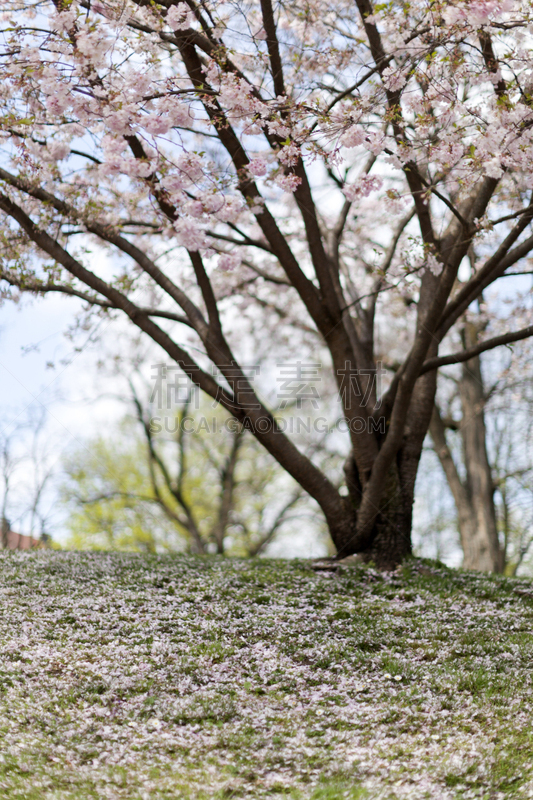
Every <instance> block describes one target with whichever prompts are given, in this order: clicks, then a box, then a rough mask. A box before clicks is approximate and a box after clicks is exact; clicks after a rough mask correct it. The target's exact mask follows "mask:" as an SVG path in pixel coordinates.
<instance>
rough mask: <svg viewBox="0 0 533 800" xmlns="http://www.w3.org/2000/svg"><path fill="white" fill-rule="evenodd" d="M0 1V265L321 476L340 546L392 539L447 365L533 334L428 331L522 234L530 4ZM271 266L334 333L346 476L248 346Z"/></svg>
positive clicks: (300, 304)
mask: <svg viewBox="0 0 533 800" xmlns="http://www.w3.org/2000/svg"><path fill="white" fill-rule="evenodd" d="M4 19H5V20H6V24H5V30H4V41H5V45H4V49H3V59H4V62H5V67H4V69H5V84H4V86H5V88H4V92H3V94H2V100H1V103H2V131H3V139H2V142H3V145H2V159H3V163H4V165H5V166H4V167H2V169H1V170H0V178H1V179H2V181H3V186H4V188H3V193H2V195H1V196H0V209H1V210H2V212H3V213H4V215H5V217H6V234H5V237H4V239H3V243H2V258H3V267H2V272H1V276H2V278H3V279H4V280H5V281H6V282H7V283H9V284H10V285H11V286H13V287H15V288H16V289H17V291H19V290H22V291H30V292H34V293H35V292H37V293H44V292H49V291H52V292H63V293H65V294H67V295H68V294H70V295H74V296H77V297H81V298H82V299H84V300H86V301H87V303H88V304H89V305H90V306H92V307H94V308H100V309H101V313H102V314H105V313H109V312H112V311H119V312H120V313H121V314H123V315H125V316H126V317H127V318H129V320H131V322H132V323H133V325H135V326H137V328H138V329H139V330H141V331H143V332H144V333H145V334H146V335H147V336H149V337H150V338H151V339H152V340H153V341H154V342H155V343H156V344H158V345H159V346H160V347H161V348H162V350H163V351H164V352H165V353H166V354H167V356H168V357H169V358H170V359H172V360H173V361H174V362H175V363H176V364H178V365H179V366H180V367H181V368H182V369H183V371H184V372H185V373H186V374H187V375H188V376H189V377H190V379H191V381H193V382H194V383H195V384H196V385H198V386H199V387H200V388H201V389H202V390H203V391H204V392H206V393H207V394H208V395H210V396H211V397H213V398H216V399H217V400H218V402H219V403H220V404H221V405H222V407H224V408H225V409H226V411H227V412H229V413H231V414H232V415H233V416H234V417H235V418H236V419H237V420H238V422H239V423H240V424H242V425H243V426H245V427H247V428H249V429H250V431H251V432H252V433H253V435H254V436H255V438H256V439H257V441H258V442H260V443H261V444H262V445H263V446H264V447H265V449H266V450H267V451H268V452H269V453H270V454H271V456H272V457H273V458H274V459H276V461H277V462H278V463H279V464H280V465H281V466H282V467H283V468H284V469H285V470H286V471H287V472H288V473H289V474H290V475H291V476H292V478H293V479H294V480H295V481H296V482H297V483H298V484H299V485H300V486H301V487H302V488H303V489H304V490H305V491H306V492H308V493H309V495H310V496H311V497H312V498H314V500H315V501H316V502H317V503H318V505H319V506H320V508H321V510H322V512H323V513H324V516H325V519H326V521H327V524H328V528H329V531H330V534H331V536H332V539H333V541H334V543H335V546H336V548H337V550H338V553H339V554H342V555H346V554H348V553H350V552H360V553H362V554H364V556H365V557H366V558H373V559H375V560H376V561H377V563H378V564H380V565H381V566H383V567H391V566H393V565H395V564H396V563H398V561H399V560H401V558H402V557H403V556H404V555H406V554H408V553H409V552H410V550H411V538H410V531H411V516H412V502H413V495H414V485H415V479H416V474H417V469H418V464H419V460H420V454H421V450H422V446H423V441H424V438H425V436H426V433H427V430H428V427H429V424H430V420H431V417H432V412H433V401H434V395H435V388H436V371H437V369H438V368H439V367H440V366H442V365H445V364H451V363H458V362H461V363H462V362H465V361H469V360H470V359H472V358H473V357H474V356H476V355H478V354H479V353H480V352H484V351H486V350H489V349H491V348H494V347H496V346H498V345H501V344H504V343H508V342H511V341H515V340H518V339H521V338H525V337H528V336H530V335H531V334H533V326H532V325H531V324H530V315H529V311H528V313H527V314H526V315H525V319H524V324H523V327H518V328H513V329H512V331H509V332H506V333H503V334H499V335H496V336H490V335H488V338H484V339H483V341H481V342H480V343H479V344H477V345H475V346H474V347H466V349H465V348H461V349H460V351H459V352H455V353H452V354H450V355H446V356H439V347H440V345H441V343H443V342H445V341H446V342H448V341H451V342H453V335H452V337H451V339H450V338H449V335H450V332H452V334H453V330H454V329H455V326H457V325H459V326H462V324H463V323H462V317H463V315H464V313H465V311H466V310H467V309H468V307H469V306H470V305H471V304H472V303H473V302H474V301H476V299H477V298H478V297H479V296H480V295H481V293H482V292H483V291H484V290H485V289H486V288H487V287H488V286H490V285H493V284H494V282H495V281H497V280H498V279H499V278H500V277H501V276H503V275H505V273H506V271H507V270H509V269H510V268H512V267H513V266H514V265H515V264H517V263H519V262H520V260H521V259H523V258H524V257H525V256H527V254H528V253H529V251H530V250H531V249H532V248H533V236H532V235H531V233H530V230H529V226H530V222H531V219H532V217H533V205H532V201H531V197H530V174H531V163H530V159H531V156H530V155H529V153H530V152H532V150H531V139H532V135H533V134H532V131H533V126H532V124H531V122H532V120H533V112H532V109H531V107H530V106H531V104H530V91H529V86H530V82H531V78H530V75H531V50H530V45H529V43H528V39H527V36H526V32H527V30H528V26H529V25H530V23H531V19H530V6H529V4H528V3H520V2H516V3H512V4H511V3H508V2H507V0H503V2H499V3H498V2H496V0H483V2H481V0H480V1H479V2H477V1H476V2H469V3H468V4H463V3H460V2H459V3H457V4H453V5H452V4H450V3H426V2H414V3H410V4H408V5H405V4H403V5H402V4H393V5H385V6H382V5H380V6H376V7H372V5H371V3H370V2H368V0H357V2H356V3H355V6H354V5H353V4H352V3H351V2H344V0H343V1H342V2H341V1H339V2H336V3H334V4H333V5H332V4H331V3H324V2H321V1H320V0H315V1H314V2H313V3H309V4H308V5H307V6H306V7H305V9H303V10H302V9H301V8H300V7H299V6H298V5H285V6H281V5H280V6H274V5H273V4H272V2H271V0H261V2H257V3H251V4H250V3H248V4H246V5H243V4H240V3H236V4H232V5H227V4H220V3H210V2H204V3H202V4H196V3H195V2H194V0H190V2H187V3H175V2H172V0H165V2H160V3H155V4H150V5H147V4H145V3H144V2H141V0H138V1H137V2H136V1H135V0H126V2H124V0H121V2H120V3H118V2H115V0H110V2H97V3H91V4H86V3H84V2H77V0H73V2H71V3H69V4H68V5H67V4H65V3H63V2H62V0H56V2H55V3H51V2H50V3H48V2H44V3H42V2H35V3H27V2H24V3H22V2H19V0H9V2H7V3H6V4H5V9H4ZM394 214H398V215H399V216H398V219H399V221H398V222H397V223H392V224H390V223H389V220H390V217H391V215H394ZM97 243H98V247H104V248H106V249H107V250H108V251H109V253H110V254H111V255H112V263H113V264H114V270H111V271H110V270H109V269H106V268H104V266H103V264H102V263H101V260H100V259H99V258H98V257H97V255H95V253H96V252H99V251H97V250H95V247H96V245H97ZM473 245H476V247H477V249H478V251H479V253H480V255H479V260H477V261H476V262H475V263H474V266H473V269H472V271H471V274H470V275H469V278H468V279H467V280H466V281H464V282H462V283H460V284H458V282H457V276H458V272H459V269H460V267H461V265H462V263H463V262H464V260H465V258H466V256H467V254H468V252H469V251H471V249H472V246H473ZM177 247H179V248H180V251H179V253H180V255H178V254H176V253H175V252H174V251H175V249H176V248H177ZM372 253H373V255H372ZM181 254H183V257H182V255H181ZM361 254H362V255H361ZM263 284H264V286H265V290H264V292H265V294H266V295H267V296H268V298H269V300H270V299H271V295H272V291H275V292H276V293H277V295H278V297H280V298H283V300H282V301H281V304H280V303H279V302H278V303H276V307H280V306H281V308H280V310H281V312H282V314H280V315H279V321H278V324H279V325H280V326H281V325H282V324H283V313H284V308H283V306H284V304H285V305H286V304H287V303H289V302H290V303H292V305H293V307H294V308H296V309H297V311H295V312H294V314H295V315H296V316H297V317H298V319H299V320H303V324H304V325H305V327H306V328H308V329H313V330H314V331H316V333H317V335H319V337H320V339H321V342H322V347H323V348H324V350H325V351H326V352H327V353H328V358H329V361H330V364H329V368H330V370H331V374H332V375H333V376H334V379H335V380H336V383H337V386H338V391H339V397H340V401H341V403H342V411H343V414H344V416H345V418H346V421H347V423H348V428H349V431H350V435H349V438H350V446H351V454H350V457H349V458H348V460H347V463H346V488H347V490H348V495H349V496H348V497H345V496H344V495H343V493H342V492H341V491H339V489H338V488H337V486H336V485H335V483H334V481H332V480H331V477H330V476H328V475H326V474H325V473H324V472H323V471H322V470H321V469H319V468H318V466H317V465H316V464H315V463H314V461H313V459H312V458H309V457H308V456H307V455H306V454H305V453H303V452H302V451H301V450H299V449H298V447H297V446H296V445H295V442H294V441H293V440H292V439H291V437H290V436H288V435H286V433H285V432H284V431H283V430H282V429H281V426H280V425H279V423H278V422H277V420H276V417H275V413H274V410H273V409H271V408H269V407H268V405H267V404H266V402H265V401H263V400H262V399H261V398H260V397H259V396H258V393H257V392H256V391H255V387H254V384H253V381H252V380H251V378H250V375H249V374H248V373H247V371H246V368H245V364H246V359H247V358H248V356H249V352H248V350H247V344H249V343H248V342H247V341H246V340H245V341H243V340H242V337H240V336H239V324H238V322H237V324H235V323H233V325H232V324H231V319H230V318H231V316H232V314H234V312H235V308H236V301H235V299H234V298H235V297H239V298H240V299H241V301H243V302H244V305H246V303H249V304H250V311H251V313H253V309H254V308H257V305H258V306H259V307H260V308H261V307H262V303H263V302H265V301H264V298H263V297H262V292H261V288H260V287H261V286H262V285H263ZM250 286H251V287H252V291H249V288H250ZM258 287H259V288H258ZM273 305H274V304H272V306H273ZM241 307H242V306H241ZM400 315H403V330H404V335H403V336H400V337H398V335H397V327H398V325H397V323H398V319H399V317H400ZM514 318H515V320H516V319H517V317H516V315H515V317H514ZM291 319H293V317H289V319H288V323H289V324H288V327H287V331H286V337H287V341H288V342H290V340H291V335H293V333H294V331H295V326H294V324H293V325H291V324H290V322H291ZM168 320H171V321H175V322H176V323H178V325H177V326H174V327H172V326H170V325H167V323H166V322H165V321H168ZM300 324H302V323H301V322H300ZM183 326H185V329H188V330H189V332H190V333H192V334H193V335H192V337H191V336H189V338H188V339H187V338H186V336H185V334H184V333H183ZM387 340H388V342H389V343H392V342H393V343H394V345H392V344H391V350H395V356H396V361H397V365H396V369H395V373H394V375H390V376H389V379H388V382H387V383H388V386H387V388H386V392H385V393H384V396H383V397H381V398H380V397H379V396H378V392H377V391H376V384H375V376H376V372H377V369H378V367H377V362H378V360H379V356H380V355H381V352H382V348H383V347H384V346H387ZM193 348H194V349H193ZM193 352H197V353H198V358H197V359H196V360H195V359H194V358H193V357H192V355H191V353H193ZM293 357H294V352H293ZM212 365H215V366H216V368H217V374H218V375H220V378H219V379H216V378H215V377H214V376H213V373H212V370H211V366H212Z"/></svg>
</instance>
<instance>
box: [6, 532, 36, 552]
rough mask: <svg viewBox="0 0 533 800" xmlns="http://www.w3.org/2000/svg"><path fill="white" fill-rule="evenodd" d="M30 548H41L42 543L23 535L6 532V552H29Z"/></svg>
mask: <svg viewBox="0 0 533 800" xmlns="http://www.w3.org/2000/svg"><path fill="white" fill-rule="evenodd" d="M32 547H42V542H40V541H39V539H34V538H33V537H31V536H25V535H24V534H23V533H15V531H12V530H9V531H8V532H7V549H8V550H31V549H32Z"/></svg>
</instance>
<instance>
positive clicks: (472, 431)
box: [459, 356, 504, 572]
mask: <svg viewBox="0 0 533 800" xmlns="http://www.w3.org/2000/svg"><path fill="white" fill-rule="evenodd" d="M462 372H463V374H462V378H461V383H460V386H459V393H460V397H461V406H462V412H463V419H462V422H461V428H460V430H461V438H462V441H463V457H464V462H465V468H466V481H465V484H466V491H467V496H468V499H469V503H470V508H471V512H470V516H471V518H472V522H471V523H470V525H471V526H472V525H473V526H474V528H473V530H472V529H471V530H470V531H468V532H466V531H465V534H467V533H468V534H469V535H465V537H464V541H465V545H464V567H465V569H476V570H482V571H486V572H502V571H503V567H504V564H503V551H502V549H501V548H500V544H499V541H498V528H497V524H496V509H495V506H494V485H493V481H492V470H491V466H490V463H489V458H488V454H487V430H486V426H485V413H484V406H485V392H484V388H483V382H482V376H481V364H480V360H479V356H477V357H476V358H473V359H472V360H471V361H467V362H466V363H465V364H464V366H463V370H462Z"/></svg>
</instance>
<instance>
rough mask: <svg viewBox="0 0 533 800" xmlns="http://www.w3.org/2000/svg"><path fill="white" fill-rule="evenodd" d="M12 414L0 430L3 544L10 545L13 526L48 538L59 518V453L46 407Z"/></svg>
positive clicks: (32, 535)
mask: <svg viewBox="0 0 533 800" xmlns="http://www.w3.org/2000/svg"><path fill="white" fill-rule="evenodd" d="M13 416H14V420H15V421H14V422H12V423H11V424H9V423H6V424H5V428H4V429H3V430H2V431H0V480H1V483H0V519H1V520H2V539H1V546H2V547H7V534H8V532H9V530H10V528H11V529H13V530H15V531H16V532H17V533H24V534H27V535H29V536H31V537H33V538H34V539H41V540H43V541H48V540H49V539H51V538H52V534H53V529H54V522H55V520H56V518H57V514H56V508H55V503H54V501H55V489H54V481H55V477H56V475H57V466H58V457H57V454H56V453H55V445H56V442H55V441H54V439H53V437H50V435H49V434H48V431H47V429H46V421H47V412H46V408H45V407H44V406H40V407H38V408H34V407H33V408H32V407H30V408H29V409H26V410H25V411H22V412H19V413H18V414H15V415H13Z"/></svg>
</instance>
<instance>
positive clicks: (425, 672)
mask: <svg viewBox="0 0 533 800" xmlns="http://www.w3.org/2000/svg"><path fill="white" fill-rule="evenodd" d="M0 654H1V657H0V798H2V800H12V798H24V800H33V798H35V800H42V798H50V799H51V798H53V799H54V800H63V799H64V798H76V799H77V800H79V799H80V798H81V799H82V800H85V798H93V797H95V798H110V799H112V800H115V799H117V800H118V799H119V798H128V799H131V800H134V799H135V800H144V798H150V800H154V799H155V800H162V798H169V800H170V798H172V800H176V799H179V798H188V799H190V800H204V798H205V799H206V800H207V798H220V799H221V800H222V798H226V799H227V798H256V797H257V798H259V797H269V798H271V797H276V796H280V797H281V796H286V797H291V798H312V799H313V800H334V799H335V798H352V800H355V798H385V799H386V800H392V799H393V798H439V800H446V798H491V800H492V799H494V800H496V798H504V797H517V798H522V797H524V798H526V797H533V708H532V700H533V676H532V666H533V585H532V584H531V583H530V582H528V581H525V580H516V579H514V580H511V579H503V578H489V577H486V576H479V575H473V574H467V573H461V572H455V571H451V570H448V569H446V568H445V567H443V566H440V565H436V564H432V563H430V562H422V561H412V562H410V563H409V564H408V565H407V566H406V567H404V568H403V569H402V570H401V571H398V573H393V574H381V573H377V572H376V571H374V570H372V569H369V568H362V567H347V566H346V567H341V568H340V569H339V570H338V571H337V572H336V573H316V572H314V571H313V570H312V569H311V564H310V563H309V562H302V561H297V562H285V561H255V562H251V561H239V560H223V559H205V558H204V559H200V558H198V559H191V558H184V557H175V556H161V557H147V556H140V555H124V554H107V553H105V554H104V553H83V554H79V553H61V552H45V551H41V552H37V553H32V554H23V553H3V554H1V555H0Z"/></svg>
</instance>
